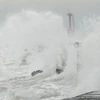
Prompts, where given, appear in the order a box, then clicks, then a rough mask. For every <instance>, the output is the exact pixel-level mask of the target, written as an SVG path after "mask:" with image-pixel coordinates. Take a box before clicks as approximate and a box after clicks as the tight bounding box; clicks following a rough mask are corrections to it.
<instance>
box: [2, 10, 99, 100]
mask: <svg viewBox="0 0 100 100" xmlns="http://www.w3.org/2000/svg"><path fill="white" fill-rule="evenodd" d="M0 26H1V27H0V100H61V99H62V98H65V97H66V98H67V97H72V96H76V95H78V94H81V93H85V92H88V91H95V90H98V89H99V73H100V68H99V65H100V61H99V59H100V43H99V41H100V40H99V37H100V33H99V32H100V17H99V16H95V15H93V16H90V17H87V18H84V20H83V22H82V24H81V28H80V29H79V30H78V31H77V32H76V33H75V35H73V36H69V35H68V34H67V30H66V29H65V27H64V25H63V18H62V16H59V15H57V14H55V13H53V12H44V13H43V12H42V13H41V12H36V11H31V10H22V11H21V12H18V13H12V14H9V15H8V16H6V19H5V20H4V21H3V23H2V25H0ZM77 33H78V34H77ZM75 42H79V43H80V45H79V47H78V48H76V47H75ZM77 53H78V55H79V56H78V59H77ZM23 60H24V62H23ZM77 62H78V65H79V66H78V67H79V69H78V67H77ZM56 68H60V69H63V72H62V73H61V74H57V73H56ZM35 70H43V73H39V74H37V75H35V76H31V73H32V72H33V71H35Z"/></svg>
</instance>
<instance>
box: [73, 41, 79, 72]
mask: <svg viewBox="0 0 100 100" xmlns="http://www.w3.org/2000/svg"><path fill="white" fill-rule="evenodd" d="M74 45H75V47H76V50H77V51H76V53H77V54H76V55H77V62H76V64H77V65H76V66H77V71H79V69H80V64H79V51H78V49H79V46H80V43H79V42H75V44H74Z"/></svg>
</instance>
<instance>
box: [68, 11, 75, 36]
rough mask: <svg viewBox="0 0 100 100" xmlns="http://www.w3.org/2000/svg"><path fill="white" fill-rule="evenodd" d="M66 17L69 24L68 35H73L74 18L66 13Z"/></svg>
mask: <svg viewBox="0 0 100 100" xmlns="http://www.w3.org/2000/svg"><path fill="white" fill-rule="evenodd" d="M67 15H68V21H69V24H68V34H73V33H74V28H75V27H74V17H73V14H72V13H70V12H69V11H68V13H67Z"/></svg>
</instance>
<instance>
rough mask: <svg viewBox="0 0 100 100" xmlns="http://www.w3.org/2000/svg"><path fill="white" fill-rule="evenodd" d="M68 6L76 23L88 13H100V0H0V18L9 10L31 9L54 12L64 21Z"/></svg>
mask: <svg viewBox="0 0 100 100" xmlns="http://www.w3.org/2000/svg"><path fill="white" fill-rule="evenodd" d="M68 8H69V9H70V11H71V12H72V13H73V14H74V16H75V21H76V23H78V20H81V19H82V18H83V17H84V16H87V15H89V13H95V14H97V15H100V0H0V18H1V19H2V18H4V16H5V15H6V14H7V13H9V12H17V11H20V10H22V9H32V10H36V11H53V12H56V13H57V14H59V15H61V16H63V19H64V22H66V19H67V17H66V13H67V9H68Z"/></svg>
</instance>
